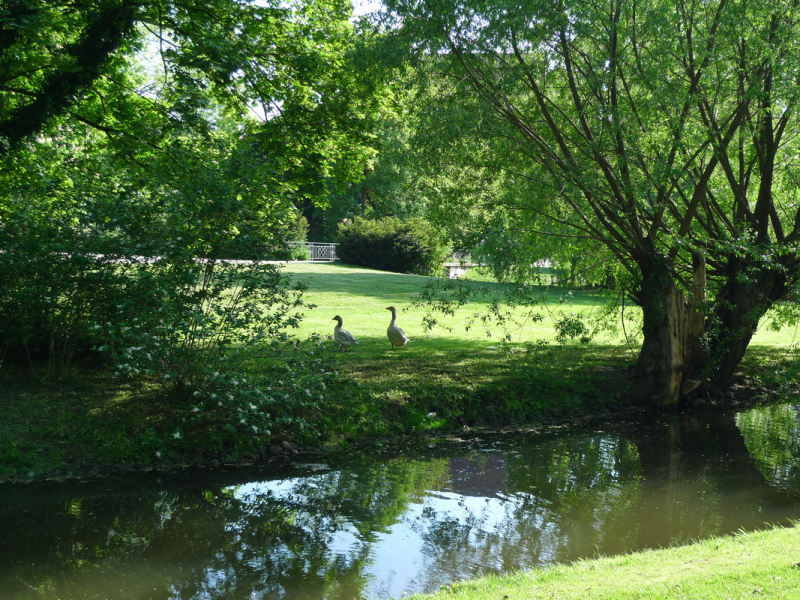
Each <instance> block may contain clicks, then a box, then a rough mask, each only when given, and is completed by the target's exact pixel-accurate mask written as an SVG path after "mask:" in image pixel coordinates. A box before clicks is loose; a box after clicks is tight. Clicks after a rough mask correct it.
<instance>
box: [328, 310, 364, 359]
mask: <svg viewBox="0 0 800 600" xmlns="http://www.w3.org/2000/svg"><path fill="white" fill-rule="evenodd" d="M331 321H336V327H334V328H333V339H334V340H335V341H336V343H337V344H339V352H347V349H348V348H349V347H350V346H352V345H354V344H357V343H358V340H357V339H356V338H355V337H353V334H352V333H350V332H349V331H347V329H342V317H340V316H339V315H336V316H335V317H333V319H331Z"/></svg>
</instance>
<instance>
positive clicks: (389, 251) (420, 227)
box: [337, 217, 448, 275]
mask: <svg viewBox="0 0 800 600" xmlns="http://www.w3.org/2000/svg"><path fill="white" fill-rule="evenodd" d="M338 241H339V246H338V248H337V254H338V256H339V257H340V258H341V260H342V262H345V263H348V264H352V265H361V266H364V267H369V268H373V269H381V270H384V271H391V272H394V273H415V274H418V275H434V274H438V272H439V271H441V269H442V264H443V262H444V259H445V257H446V255H447V252H448V247H447V244H446V242H445V241H444V240H443V239H442V238H441V236H440V235H439V234H438V233H437V232H436V230H435V229H434V228H433V227H432V226H431V225H429V224H427V223H426V222H425V221H422V220H421V219H409V220H408V221H401V220H400V219H398V218H396V217H386V218H384V219H379V220H375V221H372V220H369V219H364V218H361V217H356V218H355V220H354V221H353V222H352V223H343V224H341V225H340V226H339V237H338Z"/></svg>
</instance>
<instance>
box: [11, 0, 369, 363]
mask: <svg viewBox="0 0 800 600" xmlns="http://www.w3.org/2000/svg"><path fill="white" fill-rule="evenodd" d="M351 12H352V8H351V6H350V4H349V3H348V2H342V1H339V0H330V1H323V2H296V3H285V2H280V1H274V2H258V3H255V2H249V1H244V0H243V1H230V0H207V1H203V2H173V1H171V0H145V1H131V0H102V1H100V2H81V1H78V2H59V1H55V2H43V1H39V0H12V1H11V2H7V3H4V4H3V5H2V7H0V31H2V36H0V97H2V100H3V102H2V105H0V249H2V251H3V252H2V253H0V361H1V360H2V357H3V355H4V354H5V352H6V350H8V349H9V348H14V349H15V352H17V353H19V352H21V350H20V349H21V348H24V351H25V353H27V352H28V350H29V349H31V350H32V351H33V350H35V349H37V348H38V349H40V350H41V352H44V353H50V355H51V358H52V356H53V353H54V352H55V351H54V348H56V347H63V348H67V350H65V351H64V352H60V351H59V354H60V355H61V356H64V357H66V358H64V361H67V362H68V356H71V354H72V350H69V349H68V348H71V347H72V345H74V344H78V342H80V345H83V346H84V348H85V347H91V346H92V345H100V343H99V342H98V340H97V336H98V335H100V333H101V330H100V329H98V328H94V325H93V324H95V325H99V324H102V323H105V322H113V323H122V322H124V321H126V320H130V319H140V320H141V319H144V318H145V317H144V314H145V312H147V311H150V312H149V313H148V314H150V317H151V318H154V319H157V318H158V315H157V314H156V313H157V311H156V310H155V309H154V308H153V306H157V305H158V304H159V303H162V304H170V307H173V308H174V307H178V308H175V310H176V311H187V312H189V313H191V311H192V309H193V308H198V310H201V311H202V310H210V309H209V308H208V307H209V306H211V304H210V302H209V301H208V294H209V292H208V290H200V291H199V292H198V291H197V290H195V289H193V288H192V286H193V285H194V282H196V281H198V280H200V281H203V280H205V281H207V282H208V281H211V282H213V281H215V280H216V279H215V277H212V276H211V274H209V272H208V271H213V269H214V268H215V267H214V264H215V263H214V262H213V261H209V262H204V263H198V262H197V261H196V260H195V259H196V258H198V257H202V258H209V259H217V258H230V257H238V258H242V257H244V258H264V257H265V256H266V255H265V254H264V251H265V249H266V250H268V249H269V247H270V246H275V245H277V243H278V242H280V241H281V240H282V238H283V237H284V236H283V234H284V232H286V231H288V230H290V228H291V226H292V223H293V221H294V220H295V219H296V204H297V202H298V197H299V196H301V195H302V196H305V197H307V198H310V199H311V200H312V201H316V202H325V201H326V199H327V197H328V194H329V191H330V190H331V189H332V186H333V184H334V183H336V182H347V181H349V180H351V179H353V178H357V177H359V176H360V175H361V173H363V169H364V164H365V162H366V161H367V160H368V158H369V157H370V156H371V155H372V153H373V150H372V149H371V148H370V146H369V144H370V143H371V138H370V136H369V132H368V127H364V122H365V119H367V117H368V115H369V114H370V111H371V110H372V105H373V103H374V89H373V88H372V87H371V86H370V84H369V82H368V81H366V80H365V79H363V78H360V76H359V72H358V69H355V68H353V63H352V62H351V60H352V58H353V54H354V43H355V32H354V29H353V26H352V24H351V23H350V21H349V17H350V15H351ZM135 256H159V257H161V258H162V261H161V263H160V264H161V265H165V264H166V262H165V261H169V262H170V265H171V266H172V268H171V269H170V268H168V267H166V266H164V267H163V268H162V267H159V268H158V269H156V268H155V267H152V268H151V267H150V266H149V265H150V264H151V263H148V262H147V261H146V260H145V261H142V262H141V264H139V265H138V266H137V268H133V267H131V268H127V267H126V268H125V269H123V268H117V267H115V266H113V265H118V264H122V263H121V262H120V259H122V258H124V259H125V261H127V260H128V258H127V257H135ZM131 260H136V259H133V258H132V259H131ZM124 264H130V263H128V262H125V263H124ZM199 264H202V265H209V267H208V269H205V267H203V269H200V268H199V267H198V265H199ZM216 264H220V263H216ZM198 270H201V271H205V272H198ZM267 270H268V269H267V267H264V268H263V269H262V271H267ZM153 271H159V272H160V273H162V275H163V277H162V279H161V281H160V282H159V283H158V286H162V287H161V288H160V289H159V288H158V286H157V285H155V284H153V285H150V284H151V283H153V281H154V280H155V277H154V276H153ZM178 274H180V276H178ZM173 275H175V276H174V278H173V279H169V278H170V277H172V276H173ZM256 275H257V274H256ZM263 275H265V276H264V278H263V281H264V282H268V281H269V282H275V281H277V279H278V278H276V277H271V275H273V274H270V273H263ZM255 279H256V277H255V276H254V277H253V280H254V281H255ZM134 282H135V283H134ZM284 283H285V282H284ZM162 284H163V285H162ZM137 285H141V288H140V290H141V293H137V292H135V291H134V290H135V289H136V286H137ZM265 285H266V283H265ZM275 285H283V283H281V284H275ZM147 286H149V287H147ZM170 286H172V289H167V288H170ZM252 291H253V293H256V291H257V290H255V288H253V290H252ZM162 292H163V293H162ZM215 293H218V294H221V293H222V292H221V291H220V290H217V292H215ZM148 294H150V295H151V296H148ZM137 298H138V300H137ZM165 298H168V299H170V300H169V301H167V300H165ZM176 298H177V300H176ZM173 300H174V301H173ZM137 302H138V304H137ZM148 302H149V303H150V304H149V305H148V306H144V304H147V303H148ZM193 302H194V303H195V304H196V306H193V305H192V303H193ZM129 304H130V307H131V308H130V310H129V311H128V312H127V313H125V314H121V313H117V312H116V310H117V307H119V306H122V307H123V308H124V307H126V306H128V305H129ZM168 308H169V307H168ZM168 308H163V307H162V308H160V309H159V310H162V309H163V310H162V312H163V311H166V310H168ZM169 310H171V308H169ZM181 316H182V315H180V314H179V315H177V317H176V315H174V314H171V315H169V316H168V318H173V317H176V318H177V319H178V320H180V318H181ZM184 316H185V315H184ZM165 318H167V317H166V315H165ZM150 325H152V323H150ZM134 345H135V344H134ZM59 370H60V371H63V369H55V371H59Z"/></svg>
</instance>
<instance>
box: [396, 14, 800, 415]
mask: <svg viewBox="0 0 800 600" xmlns="http://www.w3.org/2000/svg"><path fill="white" fill-rule="evenodd" d="M386 4H387V10H386V12H385V13H384V15H383V16H384V19H385V21H384V23H385V24H386V25H387V30H388V31H390V32H391V35H394V36H396V37H397V38H398V39H402V40H403V41H404V42H405V43H407V44H409V45H411V46H412V47H414V48H415V49H417V50H418V51H419V52H420V54H422V55H424V56H427V57H428V58H427V59H426V60H427V62H429V63H436V65H437V66H436V68H437V69H439V71H440V73H441V75H442V76H444V77H447V78H449V79H450V80H451V81H452V82H453V89H454V90H455V92H454V93H458V94H462V95H469V96H471V97H472V98H473V99H474V101H475V102H479V103H482V104H483V105H484V106H486V107H488V108H489V109H490V112H491V115H492V117H491V118H492V119H493V123H494V127H493V128H491V129H489V128H487V130H486V131H487V135H493V136H494V138H493V141H494V143H495V148H496V149H497V152H498V153H501V154H502V157H501V158H500V159H498V161H505V162H506V163H508V164H509V165H513V167H514V168H515V169H516V170H518V171H519V170H520V169H522V168H523V167H522V165H527V174H528V177H529V178H531V179H534V180H536V181H537V184H538V186H539V188H540V189H541V190H542V193H541V194H540V196H539V198H540V200H539V201H536V200H528V201H527V202H528V205H527V209H528V210H529V211H530V212H531V213H535V214H537V215H539V216H540V217H546V218H549V219H552V220H553V221H554V222H557V223H559V224H560V225H561V226H563V225H568V226H569V227H570V228H571V229H572V231H573V234H574V235H575V236H577V237H583V238H590V239H592V240H596V241H598V242H600V243H602V244H604V245H605V246H606V247H607V248H608V249H609V251H610V252H611V253H612V254H613V256H614V257H615V258H616V260H618V261H619V263H620V264H621V265H622V266H623V267H624V269H625V270H626V271H627V272H628V273H629V275H630V280H631V281H632V282H633V284H632V286H631V289H630V295H631V296H632V297H633V299H634V300H635V301H636V302H637V303H638V304H639V305H640V306H641V308H642V311H643V336H644V337H643V343H642V347H641V351H640V355H639V359H638V363H637V371H638V377H637V379H636V381H635V382H634V384H633V388H632V395H633V397H634V398H635V399H637V400H639V401H640V402H644V403H650V404H655V405H675V404H677V403H678V402H679V401H680V399H681V398H682V397H684V396H685V395H686V394H689V393H691V390H692V389H694V388H696V387H697V386H698V384H699V383H702V385H703V386H705V387H706V388H716V389H719V388H721V387H722V386H725V385H727V384H728V383H729V382H730V380H731V378H732V376H733V373H734V370H735V368H736V365H737V364H738V363H739V362H740V360H741V359H742V357H743V355H744V352H745V350H746V348H747V345H748V343H749V341H750V339H751V337H752V334H753V333H754V331H755V328H756V326H757V323H758V321H759V319H760V317H761V316H763V314H764V312H765V311H766V310H767V309H768V308H769V307H770V305H771V304H772V303H773V302H776V301H778V300H781V299H782V298H784V297H785V295H786V293H787V290H788V289H789V287H790V285H791V284H792V283H793V282H794V280H795V277H796V273H797V267H798V257H797V252H796V246H797V240H798V237H799V236H800V212H799V211H798V207H799V206H800V204H798V203H797V192H796V185H795V179H794V178H795V177H796V175H797V172H796V166H797V165H796V164H795V163H794V159H795V155H796V152H797V141H796V134H797V132H798V122H797V118H796V105H797V94H798V88H797V85H796V83H797V76H798V67H800V63H798V60H797V54H796V47H797V43H798V41H800V37H798V36H799V35H800V34H798V32H797V28H796V26H795V25H796V22H797V19H798V15H799V14H800V9H798V7H797V3H796V2H794V1H785V2H774V3H754V2H749V1H746V0H714V1H704V0H703V1H701V0H696V1H694V0H689V1H684V2H677V3H676V2H672V1H666V0H561V1H559V2H551V1H550V0H523V1H522V2H517V1H513V2H511V1H506V0H494V1H493V2H488V3H487V2H482V1H478V0H389V1H388V2H387V3H386Z"/></svg>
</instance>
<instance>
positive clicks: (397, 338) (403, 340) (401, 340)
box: [386, 306, 409, 349]
mask: <svg viewBox="0 0 800 600" xmlns="http://www.w3.org/2000/svg"><path fill="white" fill-rule="evenodd" d="M386 310H390V311H392V322H391V323H389V328H388V329H387V330H386V335H387V336H388V337H389V341H390V342H391V343H392V349H394V347H395V346H400V347H401V348H402V347H404V346H405V345H406V344H407V343H408V341H409V340H408V337H406V333H405V331H403V330H402V329H400V328H399V327H398V326H397V309H396V308H395V307H394V306H387V307H386Z"/></svg>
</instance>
